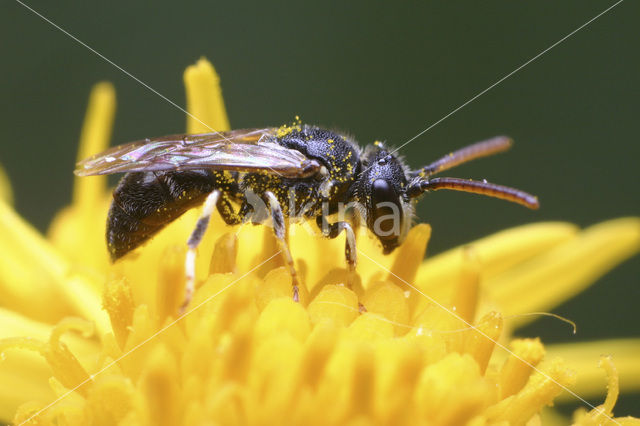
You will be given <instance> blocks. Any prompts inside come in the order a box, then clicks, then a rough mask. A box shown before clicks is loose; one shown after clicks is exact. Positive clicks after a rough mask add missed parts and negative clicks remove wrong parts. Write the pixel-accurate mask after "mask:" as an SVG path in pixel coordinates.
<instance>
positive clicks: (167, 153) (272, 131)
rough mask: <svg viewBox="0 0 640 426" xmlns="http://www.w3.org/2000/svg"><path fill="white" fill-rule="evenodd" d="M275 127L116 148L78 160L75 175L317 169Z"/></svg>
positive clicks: (290, 173) (298, 173)
mask: <svg viewBox="0 0 640 426" xmlns="http://www.w3.org/2000/svg"><path fill="white" fill-rule="evenodd" d="M276 130H277V129H276V128H264V129H244V130H232V131H229V132H220V133H203V134H197V135H169V136H163V137H160V138H154V139H145V140H140V141H136V142H130V143H126V144H124V145H119V146H115V147H113V148H109V149H108V150H106V151H104V152H102V153H100V154H97V155H94V156H93V157H90V158H87V159H86V160H82V161H80V162H78V164H77V165H76V170H75V171H74V173H75V174H76V175H78V176H90V175H108V174H112V173H122V172H135V171H159V170H190V169H203V168H211V169H219V170H235V171H243V172H250V171H266V172H271V173H274V174H278V175H282V176H284V177H306V176H310V175H312V174H314V173H315V172H316V171H317V170H318V169H319V167H320V165H319V164H318V162H316V161H315V160H310V159H308V158H307V157H305V156H304V154H302V153H301V152H300V151H297V150H294V149H288V148H285V147H283V146H280V145H278V144H277V143H275V140H276Z"/></svg>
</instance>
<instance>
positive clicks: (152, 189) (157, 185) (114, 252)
mask: <svg viewBox="0 0 640 426" xmlns="http://www.w3.org/2000/svg"><path fill="white" fill-rule="evenodd" d="M214 187H215V179H214V175H213V172H211V171H210V170H189V171H170V172H133V173H127V174H126V175H124V177H123V178H122V179H121V180H120V182H119V183H118V186H117V188H116V189H115V191H114V192H113V202H112V203H111V208H110V210H109V216H108V218H107V246H108V248H109V253H110V255H111V259H112V260H114V261H115V260H116V259H119V258H120V257H122V256H124V255H125V254H127V253H128V252H130V251H131V250H133V249H135V248H136V247H138V246H140V245H141V244H143V243H144V242H146V241H147V240H148V239H149V238H151V237H152V236H153V235H155V234H156V233H157V232H158V231H160V230H161V229H162V228H163V227H164V226H165V225H167V224H168V223H170V222H172V221H174V220H175V219H177V218H178V217H180V216H181V215H182V214H183V213H184V212H186V211H187V210H189V209H190V208H192V207H195V206H197V205H199V204H201V203H202V202H203V201H204V198H205V197H206V196H207V194H208V193H209V192H211V191H212V190H213V189H214Z"/></svg>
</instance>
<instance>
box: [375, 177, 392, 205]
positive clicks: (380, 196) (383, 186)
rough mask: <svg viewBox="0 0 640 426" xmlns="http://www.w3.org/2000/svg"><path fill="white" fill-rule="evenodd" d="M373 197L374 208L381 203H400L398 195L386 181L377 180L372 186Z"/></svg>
mask: <svg viewBox="0 0 640 426" xmlns="http://www.w3.org/2000/svg"><path fill="white" fill-rule="evenodd" d="M371 196H372V199H373V207H376V205H377V204H379V203H384V202H392V203H396V202H397V201H398V195H397V194H396V191H395V190H394V189H393V186H391V184H390V183H389V181H387V180H386V179H376V180H375V181H373V184H372V185H371Z"/></svg>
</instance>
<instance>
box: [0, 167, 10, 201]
mask: <svg viewBox="0 0 640 426" xmlns="http://www.w3.org/2000/svg"><path fill="white" fill-rule="evenodd" d="M0 201H4V202H5V203H7V204H8V205H10V206H12V205H13V191H12V190H11V182H9V177H8V176H7V173H6V172H5V171H4V168H3V167H2V166H1V165H0Z"/></svg>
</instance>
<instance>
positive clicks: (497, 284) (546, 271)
mask: <svg viewBox="0 0 640 426" xmlns="http://www.w3.org/2000/svg"><path fill="white" fill-rule="evenodd" d="M639 250H640V218H622V219H615V220H610V221H607V222H603V223H600V224H597V225H594V226H591V227H589V228H587V229H585V230H584V231H582V232H580V233H579V234H578V235H577V236H576V237H575V238H573V239H571V240H569V241H566V242H564V243H563V244H560V245H558V246H557V247H554V248H553V249H551V250H548V251H546V252H545V253H543V254H540V255H539V256H536V257H535V258H534V259H531V260H530V261H528V262H526V263H523V264H521V265H518V266H515V267H513V268H511V269H509V270H508V271H506V272H504V273H503V274H500V275H498V276H495V277H493V278H490V279H488V280H487V281H486V282H485V287H486V288H487V291H488V292H490V297H491V298H492V300H494V301H495V303H496V304H498V306H500V307H502V308H503V309H502V310H503V314H504V315H505V316H508V315H517V314H520V313H527V312H537V311H549V310H551V309H552V308H553V307H555V306H557V305H558V304H560V303H562V302H564V301H565V300H567V299H569V298H571V297H573V296H574V295H576V294H578V293H579V292H581V291H583V290H584V289H585V288H586V287H587V286H589V285H590V284H592V283H593V282H594V281H596V280H597V279H598V278H599V277H600V276H602V275H603V274H604V273H606V272H607V271H609V270H610V269H611V268H613V267H614V266H616V265H617V264H619V263H620V262H622V261H623V260H625V259H627V258H628V257H629V256H632V255H633V254H635V253H637V252H638V251H639ZM531 320H532V317H530V316H525V317H516V318H514V322H516V323H517V324H523V323H526V322H528V321H531Z"/></svg>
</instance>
